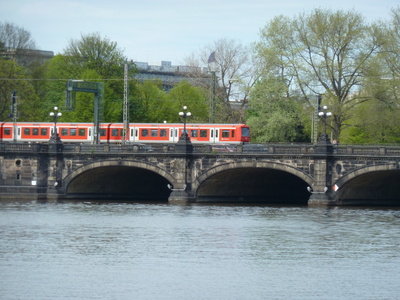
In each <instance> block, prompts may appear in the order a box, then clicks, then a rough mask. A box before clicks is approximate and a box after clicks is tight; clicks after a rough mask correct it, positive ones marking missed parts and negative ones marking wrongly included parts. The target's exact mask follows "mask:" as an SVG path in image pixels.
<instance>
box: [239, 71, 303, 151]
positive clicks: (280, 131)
mask: <svg viewBox="0 0 400 300" xmlns="http://www.w3.org/2000/svg"><path fill="white" fill-rule="evenodd" d="M287 88H288V87H287V85H286V84H285V82H283V81H281V80H280V79H279V78H269V79H262V80H260V81H259V82H257V84H256V85H255V86H254V88H253V89H252V91H251V94H250V95H251V97H250V99H251V101H250V103H249V110H248V117H247V122H246V123H247V125H249V126H250V127H251V130H252V141H253V142H256V143H268V142H305V141H308V140H309V136H308V135H306V134H305V130H304V126H305V124H304V121H303V120H302V118H305V116H304V115H302V113H301V112H302V110H301V103H299V102H297V101H296V99H295V98H290V97H287Z"/></svg>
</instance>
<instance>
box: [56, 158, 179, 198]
mask: <svg viewBox="0 0 400 300" xmlns="http://www.w3.org/2000/svg"><path fill="white" fill-rule="evenodd" d="M103 167H135V168H141V169H145V170H148V171H152V172H154V173H156V174H158V175H160V176H162V177H164V178H165V179H166V180H168V181H169V182H171V183H172V184H174V183H175V178H174V176H172V174H170V173H169V172H167V171H166V170H164V169H162V168H160V167H158V166H155V165H152V164H147V163H144V162H141V161H134V160H130V161H122V160H105V161H98V162H93V163H90V164H87V165H84V166H82V167H80V168H78V169H76V170H74V171H73V172H72V173H70V174H68V175H67V176H66V177H65V178H64V179H63V187H64V191H65V192H66V191H67V188H68V185H69V184H70V183H71V181H73V180H74V179H75V178H76V177H77V176H79V175H81V174H83V173H85V172H87V171H89V170H93V169H95V168H103Z"/></svg>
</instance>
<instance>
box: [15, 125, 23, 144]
mask: <svg viewBox="0 0 400 300" xmlns="http://www.w3.org/2000/svg"><path fill="white" fill-rule="evenodd" d="M21 132H22V130H21V126H15V125H14V126H13V135H14V136H15V138H14V140H15V141H21V140H22V138H21Z"/></svg>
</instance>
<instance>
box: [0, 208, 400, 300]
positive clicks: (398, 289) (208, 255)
mask: <svg viewBox="0 0 400 300" xmlns="http://www.w3.org/2000/svg"><path fill="white" fill-rule="evenodd" d="M399 228H400V210H398V209H379V208H375V209H371V208H370V209H368V208H354V209H353V208H336V209H323V208H308V207H273V206H218V205H209V206H207V205H202V206H175V205H168V204H121V203H119V204H112V203H108V204H96V203H78V202H69V203H64V204H38V203H35V202H31V203H17V202H2V203H0V299H285V300H286V299H357V300H358V299H399V298H400V285H399V282H400V270H399V268H400V251H399V249H400V230H399Z"/></svg>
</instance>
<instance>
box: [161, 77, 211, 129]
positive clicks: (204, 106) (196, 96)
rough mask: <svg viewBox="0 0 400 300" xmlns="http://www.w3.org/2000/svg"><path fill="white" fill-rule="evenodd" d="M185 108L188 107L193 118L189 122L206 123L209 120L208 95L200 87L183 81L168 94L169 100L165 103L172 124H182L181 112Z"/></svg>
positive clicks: (166, 113)
mask: <svg viewBox="0 0 400 300" xmlns="http://www.w3.org/2000/svg"><path fill="white" fill-rule="evenodd" d="M183 106H187V107H188V111H190V112H191V114H192V117H191V118H190V119H189V120H188V121H189V122H191V123H205V122H208V118H209V113H208V110H209V105H208V93H207V91H206V90H204V89H203V88H200V87H195V86H192V85H191V84H190V83H189V82H187V81H185V80H183V81H181V82H180V83H178V84H177V85H176V86H174V88H173V89H172V90H171V91H170V92H169V93H168V100H167V101H166V102H165V105H164V107H165V109H164V113H165V115H168V119H166V120H170V121H171V122H180V119H179V112H180V111H182V109H183Z"/></svg>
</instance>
